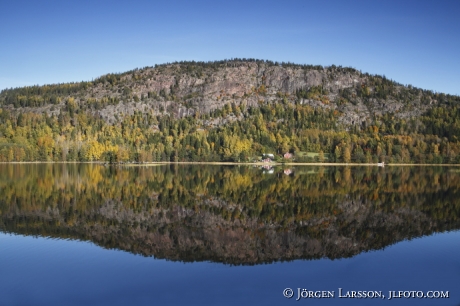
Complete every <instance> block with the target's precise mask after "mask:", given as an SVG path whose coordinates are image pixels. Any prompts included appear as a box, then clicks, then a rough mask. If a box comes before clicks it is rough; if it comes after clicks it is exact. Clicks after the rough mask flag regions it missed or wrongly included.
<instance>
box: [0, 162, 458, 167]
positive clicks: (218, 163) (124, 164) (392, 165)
mask: <svg viewBox="0 0 460 306" xmlns="http://www.w3.org/2000/svg"><path fill="white" fill-rule="evenodd" d="M0 164H5V165H6V164H13V165H14V164H16V165H20V164H97V165H108V166H158V165H174V164H175V165H220V166H241V165H246V166H327V167H331V166H345V167H346V166H350V167H359V166H367V167H371V166H373V167H381V168H385V167H399V166H404V167H408V166H415V167H425V166H428V167H433V166H440V167H460V164H408V163H403V164H385V165H384V166H381V165H379V164H377V163H293V162H290V163H278V162H272V163H264V162H248V163H244V162H166V161H162V162H143V163H142V162H141V163H131V162H127V163H114V164H109V163H107V162H101V161H93V162H79V161H70V162H67V161H23V162H0Z"/></svg>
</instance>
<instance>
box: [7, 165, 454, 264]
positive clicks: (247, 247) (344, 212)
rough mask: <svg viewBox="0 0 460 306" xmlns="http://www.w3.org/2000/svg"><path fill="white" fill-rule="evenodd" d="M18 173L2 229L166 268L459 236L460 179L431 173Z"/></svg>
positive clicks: (349, 251)
mask: <svg viewBox="0 0 460 306" xmlns="http://www.w3.org/2000/svg"><path fill="white" fill-rule="evenodd" d="M9 166H11V165H9ZM0 167H3V166H0ZM16 167H17V168H16V169H14V170H15V171H10V172H8V171H1V173H2V174H1V175H0V176H1V179H0V187H1V189H0V190H1V191H0V192H1V194H0V210H1V214H2V218H1V219H0V227H1V228H3V229H4V230H5V231H9V232H14V233H21V234H26V235H41V236H52V237H61V238H75V239H81V240H89V241H93V242H94V243H96V244H98V245H101V246H103V247H106V248H116V249H122V250H126V251H129V252H133V253H139V254H143V255H153V256H155V257H158V258H167V259H171V260H182V261H201V260H210V261H217V262H225V263H232V264H257V263H262V262H270V261H274V260H292V259H298V258H304V259H313V258H321V257H329V258H340V257H348V256H353V255H356V254H358V253H360V252H362V251H367V250H372V249H380V248H383V247H385V246H388V245H390V244H393V243H396V242H398V241H401V240H404V239H408V238H412V237H418V236H421V235H427V234H431V233H434V232H440V231H445V230H453V229H458V228H460V221H459V218H458V217H459V215H460V197H459V196H458V186H460V185H459V184H460V175H459V174H457V173H454V172H449V171H447V170H439V169H433V168H417V169H414V168H393V169H391V168H388V169H385V170H384V171H383V170H382V169H373V168H354V169H350V168H318V169H316V170H318V171H317V173H316V174H308V175H302V174H300V175H297V174H296V175H295V176H293V177H287V176H285V175H279V176H276V175H275V176H271V177H269V178H267V177H262V176H260V173H259V172H257V171H256V170H252V169H250V168H246V167H242V168H235V167H234V168H222V167H172V166H171V167H169V166H167V167H158V168H130V169H115V168H104V167H99V166H89V165H80V166H77V165H69V166H64V165H40V166H35V165H34V166H16ZM21 167H22V168H24V167H25V168H27V167H29V169H26V170H21ZM0 170H7V169H0ZM21 171H24V174H23V175H21ZM275 172H276V170H275ZM279 172H280V173H282V169H279ZM6 173H9V175H5V174H6ZM26 173H27V175H26ZM296 173H301V171H297V172H296ZM414 178H416V179H414Z"/></svg>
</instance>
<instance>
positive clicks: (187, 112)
mask: <svg viewBox="0 0 460 306" xmlns="http://www.w3.org/2000/svg"><path fill="white" fill-rule="evenodd" d="M459 102H460V97H458V96H452V95H446V94H442V93H434V92H431V91H427V90H422V89H418V88H415V87H412V86H410V85H409V86H403V85H401V84H398V83H396V82H394V81H392V80H389V79H387V78H386V77H382V76H376V75H370V74H367V73H365V74H363V73H361V72H360V71H357V70H356V69H353V68H344V67H341V66H330V67H321V66H309V65H296V64H291V63H274V62H270V61H260V60H253V59H235V60H226V61H218V62H208V63H203V62H179V63H172V64H164V65H158V66H155V67H145V68H143V69H135V70H132V71H128V72H125V73H120V74H108V75H104V76H102V77H99V78H97V79H96V80H94V81H91V82H80V83H66V84H54V85H45V86H32V87H23V88H15V89H7V90H3V91H2V92H1V93H0V107H1V109H0V161H34V160H55V161H96V160H99V161H109V162H122V161H139V162H143V161H253V160H258V159H260V158H261V156H262V154H263V153H272V154H275V156H276V157H275V158H276V159H282V158H283V157H282V156H283V155H284V154H285V153H287V152H290V153H291V154H292V157H290V156H288V157H290V158H294V159H295V160H296V161H319V162H323V161H329V162H377V161H385V162H392V163H400V162H404V163H458V162H460V143H459V137H460V121H459V119H458V118H460V117H459V114H460V110H459Z"/></svg>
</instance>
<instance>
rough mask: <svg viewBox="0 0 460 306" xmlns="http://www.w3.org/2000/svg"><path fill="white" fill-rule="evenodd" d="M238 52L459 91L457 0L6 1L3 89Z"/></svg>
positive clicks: (0, 55)
mask: <svg viewBox="0 0 460 306" xmlns="http://www.w3.org/2000/svg"><path fill="white" fill-rule="evenodd" d="M235 57H238V58H243V57H244V58H258V59H269V60H273V61H289V62H294V63H299V64H315V65H317V64H319V65H325V66H328V65H332V64H335V65H342V66H351V67H354V68H356V69H359V70H361V71H363V72H369V73H371V74H380V75H383V74H384V75H386V76H387V77H388V78H391V79H393V80H396V81H398V82H400V83H402V84H412V85H414V86H417V87H421V88H425V89H431V90H434V91H437V92H445V93H450V94H460V1H457V0H452V1H442V0H438V1H423V0H420V1H403V0H400V1H389V0H386V1H370V0H367V1H345V0H337V1H325V0H323V1H320V0H319V1H308V0H301V1H289V0H285V1H269V0H266V1H249V0H248V1H218V0H214V1H193V0H189V1H135V0H132V1H117V0H111V1H105V0H104V1H102V0H101V1H99V0H93V1H86V0H79V1H70V0H69V1H62V0H60V1H46V0H43V1H36V0H35V1H21V0H15V1H13V0H4V1H0V90H1V89H4V88H9V87H17V86H25V85H34V84H40V85H42V84H48V83H62V82H71V81H81V80H91V79H93V78H96V77H98V76H100V75H103V74H106V73H110V72H124V71H126V70H131V69H133V68H137V67H138V68H141V67H145V66H153V65H155V64H161V63H165V62H172V61H180V60H196V61H211V60H221V59H229V58H235Z"/></svg>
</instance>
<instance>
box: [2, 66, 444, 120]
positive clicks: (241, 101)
mask: <svg viewBox="0 0 460 306" xmlns="http://www.w3.org/2000/svg"><path fill="white" fill-rule="evenodd" d="M54 86H55V87H56V86H57V87H59V86H60V85H54ZM62 86H64V85H62ZM71 87H72V88H74V89H73V90H72V92H71V93H69V94H65V93H64V94H62V93H61V94H59V92H62V91H59V90H58V91H57V92H58V93H57V96H58V97H57V98H54V101H55V104H51V103H46V101H47V97H46V92H47V90H48V89H49V88H51V89H52V88H53V86H51V87H50V86H48V87H47V88H48V89H46V88H44V87H40V88H41V90H40V88H39V89H38V90H35V91H34V90H31V91H30V90H29V91H27V92H29V94H26V95H25V96H24V97H23V98H22V99H23V100H20V99H21V97H22V96H20V94H18V92H15V90H5V91H3V92H2V93H1V94H0V103H1V104H2V105H3V106H4V107H8V108H14V106H13V105H16V108H17V109H23V110H27V111H34V112H48V113H49V114H55V115H58V114H59V113H60V111H61V110H62V109H66V108H68V107H69V103H70V104H72V107H73V108H75V110H78V109H84V110H87V109H89V110H90V111H91V112H93V113H94V114H96V115H99V116H101V117H102V118H104V119H106V120H107V121H108V122H110V123H114V122H116V121H117V120H118V118H120V116H122V115H124V114H133V113H134V112H136V111H141V112H150V113H152V114H160V113H169V114H171V115H174V116H175V117H184V116H191V115H194V114H195V113H197V112H198V113H200V114H203V113H209V112H211V111H213V110H215V109H220V108H222V107H224V106H225V105H227V104H228V105H232V104H233V105H236V106H242V107H243V108H244V107H247V106H257V105H260V104H263V103H281V102H284V103H300V104H308V105H311V106H312V107H321V108H331V109H335V110H337V111H338V112H339V113H340V121H341V122H342V123H343V124H345V125H358V124H362V123H363V122H365V121H366V120H371V119H372V117H373V116H374V115H382V114H386V113H391V114H394V115H395V116H397V117H401V118H408V117H413V116H417V115H420V114H421V113H422V112H424V111H425V110H427V109H429V108H430V107H431V106H432V105H435V104H437V103H440V102H442V101H439V100H440V99H436V98H433V93H430V92H426V91H423V90H420V89H415V88H412V87H410V86H409V87H406V86H403V85H401V84H397V83H395V82H393V81H389V80H387V79H386V78H384V77H380V76H372V75H369V74H363V73H361V72H359V71H357V70H355V69H352V68H342V67H336V66H331V67H326V68H325V67H321V66H302V65H293V64H278V63H273V62H266V61H254V60H251V61H248V60H232V61H222V62H213V63H195V62H185V63H174V64H165V65H160V66H156V67H147V68H143V69H137V70H133V71H130V72H127V73H123V74H118V75H113V74H110V75H105V76H102V77H100V78H98V79H96V80H95V81H93V82H88V83H84V84H83V83H81V84H80V83H77V84H73V85H72V86H71ZM75 88H76V89H75ZM48 91H49V90H48ZM51 91H52V90H51ZM55 91H56V90H55ZM30 92H32V94H30ZM31 97H33V98H34V99H35V100H34V101H36V100H37V99H38V100H39V101H44V102H41V103H39V104H40V106H38V107H30V105H32V104H33V105H35V104H34V103H32V104H31V103H29V102H27V101H30V100H31V99H32V98H31ZM18 99H19V100H20V101H26V102H18ZM40 99H42V100H40ZM69 99H71V102H69ZM48 100H52V99H51V98H49V99H48ZM73 104H75V105H73Z"/></svg>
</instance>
